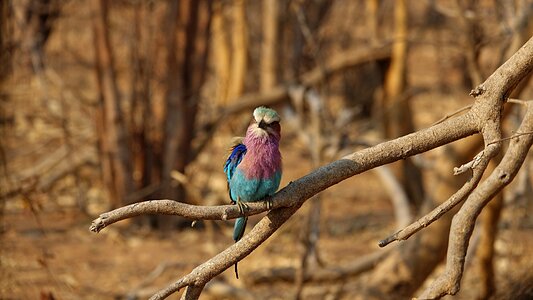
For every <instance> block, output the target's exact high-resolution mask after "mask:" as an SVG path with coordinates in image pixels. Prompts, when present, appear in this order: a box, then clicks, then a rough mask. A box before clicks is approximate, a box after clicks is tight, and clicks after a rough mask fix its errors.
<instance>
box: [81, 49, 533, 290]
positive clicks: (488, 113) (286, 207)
mask: <svg viewBox="0 0 533 300" xmlns="http://www.w3.org/2000/svg"><path fill="white" fill-rule="evenodd" d="M532 69H533V38H532V39H530V40H529V41H528V42H527V43H526V44H525V45H524V46H523V47H522V48H521V49H520V50H519V51H518V52H517V53H516V54H515V55H513V56H512V57H511V58H510V59H509V60H508V61H507V62H506V63H505V64H503V65H502V66H501V67H500V68H498V70H496V71H495V72H494V73H493V74H492V75H491V76H490V77H489V78H488V79H487V80H486V81H485V82H484V83H483V84H481V85H479V86H478V87H477V88H476V89H475V90H474V91H473V93H472V95H474V96H475V97H476V101H475V103H474V105H473V106H472V108H471V109H470V110H469V111H468V112H467V113H465V114H463V115H460V116H456V117H453V118H449V119H446V120H444V121H443V122H442V123H439V124H436V125H435V126H432V127H430V128H426V129H423V130H420V131H417V132H415V133H411V134H409V135H406V136H403V137H400V138H397V139H394V140H391V141H387V142H384V143H381V144H379V145H376V146H374V147H370V148H367V149H363V150H361V151H357V152H354V153H352V154H350V155H348V156H345V157H344V158H342V159H340V160H337V161H335V162H332V163H330V164H328V165H325V166H323V167H320V168H318V169H316V170H315V171H313V172H311V173H310V174H308V175H306V176H304V177H302V178H300V179H298V180H296V181H294V182H292V183H291V184H289V185H288V186H286V187H285V188H283V189H282V190H281V191H279V192H278V193H276V194H275V195H274V196H273V197H272V201H273V203H275V205H276V206H275V207H278V208H276V209H274V210H271V211H270V212H269V213H268V214H267V215H266V216H265V217H263V218H262V219H261V220H260V221H259V223H257V225H256V226H255V227H254V228H253V229H252V230H251V231H250V233H248V234H247V235H245V236H244V237H243V238H242V239H241V240H240V241H239V242H237V243H235V244H233V245H231V246H230V247H228V248H227V249H226V250H224V251H222V252H221V253H219V254H217V255H216V256H214V257H213V258H211V259H210V260H208V261H207V262H205V263H203V264H201V265H200V266H198V267H196V268H195V269H194V270H192V271H191V273H189V274H187V275H185V276H184V277H182V278H181V279H180V280H178V281H176V282H175V283H174V284H171V285H170V286H168V287H167V288H165V289H164V290H161V291H160V292H158V293H157V294H155V295H154V296H153V297H152V299H163V298H165V297H167V296H169V295H171V294H173V293H175V292H176V291H178V290H179V289H181V288H183V287H187V290H186V291H185V293H184V296H183V297H184V298H185V299H197V298H198V297H199V295H200V293H201V291H202V289H203V287H204V286H205V284H206V283H207V282H208V281H210V280H211V279H212V278H213V277H215V276H217V275H218V274H220V273H221V272H223V271H224V270H225V269H227V268H229V267H230V266H232V265H233V264H235V263H236V262H238V261H240V260H241V259H243V258H244V257H246V256H247V255H249V254H250V253H251V252H252V251H254V250H255V249H256V248H257V247H258V246H259V245H261V243H263V242H264V241H265V240H266V239H268V238H269V237H270V236H271V235H272V234H273V233H274V232H275V231H276V230H278V228H279V227H280V226H281V225H282V224H283V223H285V221H287V220H288V219H289V218H290V217H291V216H292V215H293V214H294V213H295V212H296V211H297V210H298V209H299V208H300V207H301V205H302V204H303V203H304V202H305V201H307V199H309V198H311V197H312V196H314V195H316V194H317V193H319V192H321V191H323V190H324V189H326V188H328V187H330V186H332V185H334V184H337V183H339V182H340V181H343V180H345V179H348V178H349V177H351V176H354V175H356V174H359V173H362V172H365V171H368V170H370V169H372V168H375V167H378V166H381V165H385V164H389V163H392V162H394V161H397V160H400V159H404V158H406V157H409V156H413V155H416V154H420V153H423V152H426V151H428V150H431V149H434V148H437V147H440V146H442V145H445V144H448V143H451V142H453V141H456V140H459V139H462V138H464V137H467V136H469V135H472V134H475V133H482V134H483V138H484V140H485V151H487V153H485V154H486V155H487V157H488V158H490V157H492V155H493V153H494V152H497V151H498V150H499V147H500V144H501V142H499V143H494V142H495V141H499V140H501V129H500V122H501V110H502V107H503V105H504V103H505V101H506V99H507V97H508V95H509V94H510V92H511V91H512V90H513V89H514V87H515V86H516V85H517V84H518V83H519V82H520V80H522V79H523V78H524V77H525V76H526V75H527V74H528V73H530V72H531V70H532ZM532 118H533V116H532V112H531V108H530V109H528V114H527V116H526V118H525V119H524V122H523V124H522V126H521V128H520V130H519V132H530V131H532V130H533V124H532V123H533V121H532ZM532 142H533V136H532V135H524V136H520V137H518V138H517V139H513V140H512V142H511V147H510V148H509V150H508V151H507V153H506V156H505V157H504V160H503V161H502V163H501V164H500V166H499V167H498V168H497V169H496V170H495V171H494V172H493V173H492V175H491V176H490V177H489V178H488V179H487V180H486V181H485V182H483V183H482V184H480V185H479V186H478V187H477V188H476V184H477V182H479V178H478V177H479V176H481V173H482V171H483V169H484V168H485V164H486V162H487V161H488V159H482V160H480V162H479V164H478V165H477V167H475V168H474V177H473V178H472V179H471V180H470V181H469V182H468V183H467V184H465V185H464V186H463V187H462V188H461V189H460V190H459V191H458V192H457V193H456V194H455V195H454V196H452V199H453V200H452V201H451V202H450V203H449V204H448V205H452V206H453V202H458V201H460V200H461V199H464V198H465V196H467V195H468V194H470V196H469V197H468V198H467V200H466V202H465V204H464V205H463V208H462V209H461V210H460V212H459V213H458V215H457V216H456V218H454V222H453V225H452V231H451V234H450V246H449V249H448V264H447V269H446V270H447V271H446V273H445V274H444V275H443V276H441V277H440V278H439V279H438V280H437V281H436V282H435V283H434V284H433V285H432V286H431V287H430V288H428V290H427V292H425V293H424V295H429V296H431V297H433V296H435V297H440V296H441V295H443V294H446V293H454V292H456V291H457V290H458V282H459V281H458V279H460V277H461V275H462V269H463V263H464V254H465V253H466V248H467V246H468V237H469V236H470V232H471V229H472V228H473V226H474V221H475V218H476V217H477V215H478V214H479V212H480V211H481V209H482V208H483V206H484V205H485V204H486V203H487V202H488V201H489V200H490V197H491V196H492V195H493V194H494V193H495V192H497V191H499V190H501V188H503V186H505V185H506V184H508V183H509V182H510V181H511V180H512V178H513V177H514V175H515V174H516V171H517V170H518V168H519V167H520V165H521V163H522V161H523V157H522V156H523V155H524V154H523V153H524V151H525V152H526V153H527V149H529V147H530V146H531V143H532ZM472 189H473V190H472ZM139 205H141V204H138V205H137V206H130V207H127V208H122V209H118V210H115V211H113V212H110V213H107V214H102V216H101V217H100V218H99V219H97V220H95V222H94V224H93V225H92V226H91V230H93V231H96V232H97V231H98V230H100V229H101V228H103V227H105V226H106V225H108V224H110V223H112V221H118V220H121V219H125V218H128V217H132V216H136V215H140V214H146V213H165V212H166V213H171V214H177V215H182V216H185V217H189V218H192V219H224V218H234V217H237V216H238V210H237V209H236V208H231V207H228V206H217V207H198V206H196V207H194V206H183V205H181V204H173V203H169V200H166V201H165V200H161V201H152V202H148V203H146V204H144V205H145V207H144V208H143V209H140V208H139V207H142V205H141V206H139ZM263 205H264V204H262V203H259V204H256V205H255V204H254V205H251V208H250V212H249V214H254V213H259V212H261V211H263V210H264V208H265V207H264V206H263ZM178 208H179V209H178ZM443 212H445V210H443ZM443 212H439V211H436V212H435V214H436V216H435V217H434V218H438V216H440V215H442V213H443ZM430 219H431V218H430ZM461 226H464V228H468V229H469V230H470V231H469V232H461V230H459V229H460V228H462V227H461ZM411 234H412V233H411Z"/></svg>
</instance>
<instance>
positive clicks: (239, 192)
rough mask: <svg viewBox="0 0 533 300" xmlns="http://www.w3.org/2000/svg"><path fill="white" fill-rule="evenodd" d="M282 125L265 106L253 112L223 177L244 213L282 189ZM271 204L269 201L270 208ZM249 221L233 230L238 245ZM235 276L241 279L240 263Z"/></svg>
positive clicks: (240, 221)
mask: <svg viewBox="0 0 533 300" xmlns="http://www.w3.org/2000/svg"><path fill="white" fill-rule="evenodd" d="M280 139H281V125H280V117H279V115H278V113H277V112H276V111H275V110H273V109H271V108H267V107H264V106H260V107H257V108H256V109H254V112H253V118H252V121H251V124H250V125H249V126H248V129H247V130H246V136H245V137H244V138H243V139H242V140H241V141H240V142H236V143H235V145H233V147H232V148H231V154H230V155H229V157H228V159H227V160H226V163H225V164H224V173H225V174H226V176H227V182H228V193H229V197H230V199H231V202H232V204H237V206H238V207H239V210H240V212H241V213H243V212H244V210H245V209H246V208H247V205H246V202H256V201H262V200H264V199H265V198H267V197H269V196H272V195H273V194H275V193H276V191H277V190H278V188H279V184H280V181H281V174H282V163H281V152H280V151H279V142H280ZM271 207H272V202H271V201H270V200H269V201H267V208H269V209H270V208H271ZM247 221H248V217H246V216H244V217H239V218H237V220H236V221H235V225H234V228H233V240H234V241H235V242H238V241H239V240H240V239H241V238H242V237H243V235H244V230H245V228H246V223H247ZM235 276H236V277H237V279H239V272H238V270H237V263H235Z"/></svg>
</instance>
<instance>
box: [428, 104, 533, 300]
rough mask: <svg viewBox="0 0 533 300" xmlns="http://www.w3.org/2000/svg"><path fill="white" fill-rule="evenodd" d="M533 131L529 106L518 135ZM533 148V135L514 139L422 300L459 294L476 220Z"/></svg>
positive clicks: (456, 222)
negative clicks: (439, 274) (532, 147)
mask: <svg viewBox="0 0 533 300" xmlns="http://www.w3.org/2000/svg"><path fill="white" fill-rule="evenodd" d="M531 130H533V106H532V105H529V106H528V110H527V113H526V115H525V117H524V120H523V121H522V124H521V125H520V127H519V129H518V132H528V131H531ZM532 144H533V136H532V135H524V136H522V137H519V138H515V139H513V140H512V141H511V143H510V145H509V149H508V150H507V152H506V153H505V156H504V157H503V159H502V162H501V163H500V164H499V165H498V167H496V169H495V170H494V172H492V174H491V175H490V176H489V177H488V178H487V179H486V180H485V181H484V182H483V183H482V184H480V186H479V187H478V188H477V189H476V190H475V191H474V192H473V193H472V194H471V195H470V196H469V197H468V199H467V200H466V202H465V204H464V205H463V207H462V208H461V210H460V211H459V212H458V213H457V214H456V215H455V216H454V218H453V221H452V227H451V231H450V242H449V245H448V254H447V263H446V271H445V273H444V274H442V275H441V276H440V277H439V278H438V279H437V280H435V281H434V282H433V283H432V284H431V286H429V287H428V288H427V289H426V290H425V291H424V292H423V293H422V295H421V296H420V298H421V299H435V298H440V297H442V296H444V295H446V294H452V295H453V294H455V293H457V291H459V284H460V281H461V277H462V274H463V268H464V262H465V257H466V251H467V249H468V242H469V240H470V236H471V234H472V231H473V230H474V226H475V222H476V219H477V217H478V215H479V214H480V213H481V210H482V209H483V208H484V207H485V205H487V203H488V202H489V201H490V200H491V199H492V198H493V197H494V195H496V194H497V193H498V192H499V191H501V190H502V189H503V188H504V187H505V186H506V185H507V184H509V183H510V182H511V181H512V180H513V178H514V177H515V175H516V173H518V170H519V169H520V167H521V166H522V163H523V162H524V159H525V158H526V156H527V153H528V151H529V149H530V148H531V145H532Z"/></svg>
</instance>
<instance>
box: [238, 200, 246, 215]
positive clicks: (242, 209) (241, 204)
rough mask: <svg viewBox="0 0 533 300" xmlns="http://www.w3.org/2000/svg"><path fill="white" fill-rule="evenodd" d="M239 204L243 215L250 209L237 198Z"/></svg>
mask: <svg viewBox="0 0 533 300" xmlns="http://www.w3.org/2000/svg"><path fill="white" fill-rule="evenodd" d="M237 206H238V207H239V212H240V213H241V215H244V212H245V211H247V210H248V205H247V204H246V203H244V202H242V201H240V200H237Z"/></svg>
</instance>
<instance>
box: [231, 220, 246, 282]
mask: <svg viewBox="0 0 533 300" xmlns="http://www.w3.org/2000/svg"><path fill="white" fill-rule="evenodd" d="M246 222H248V217H241V218H238V219H237V220H236V221H235V226H234V227H233V240H234V241H235V242H238V241H239V240H240V239H241V238H242V236H243V235H244V229H246ZM235 277H237V279H239V271H238V270H237V263H235Z"/></svg>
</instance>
